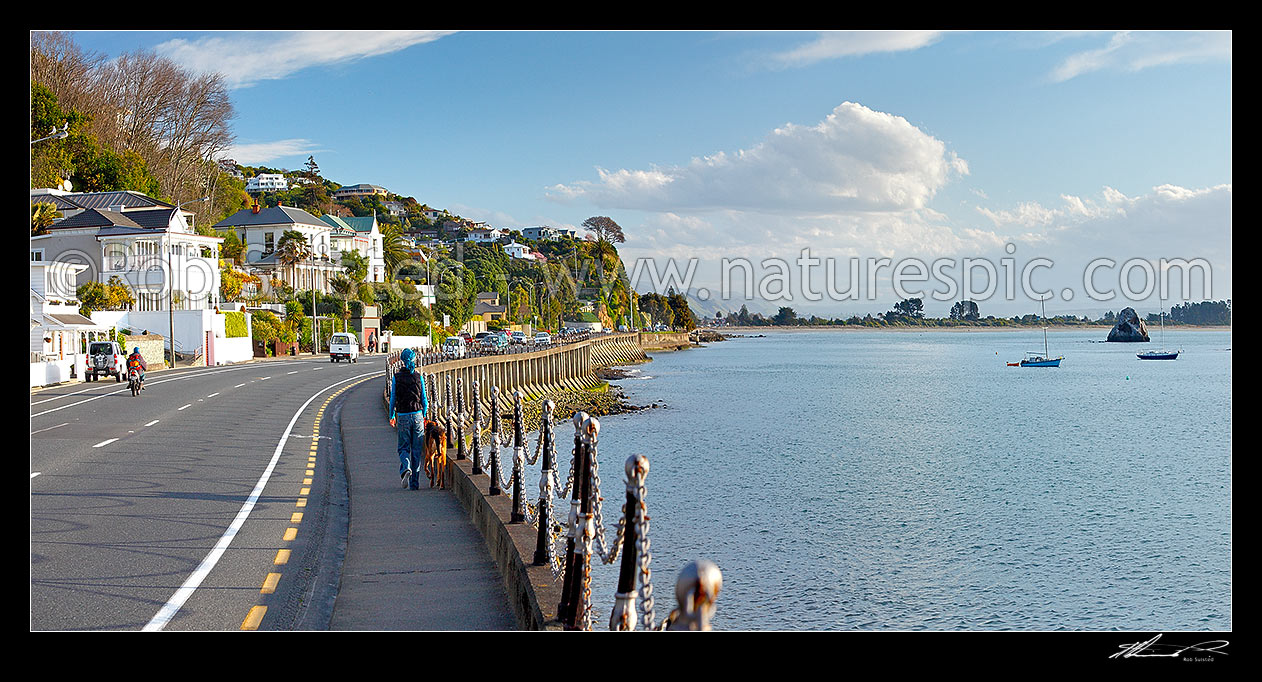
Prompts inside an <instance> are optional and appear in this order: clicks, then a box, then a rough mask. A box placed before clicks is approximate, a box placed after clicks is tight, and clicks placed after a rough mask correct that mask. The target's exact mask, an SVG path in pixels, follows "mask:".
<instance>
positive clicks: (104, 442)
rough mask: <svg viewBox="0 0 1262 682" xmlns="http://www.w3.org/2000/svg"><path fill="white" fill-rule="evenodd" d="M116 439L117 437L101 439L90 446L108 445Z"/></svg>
mask: <svg viewBox="0 0 1262 682" xmlns="http://www.w3.org/2000/svg"><path fill="white" fill-rule="evenodd" d="M116 440H118V439H117V438H111V439H109V440H103V441H101V442H100V443H97V444H96V445H93V446H92V447H94V448H99V447H101V446H104V445H109V444H110V443H113V442H114V441H116Z"/></svg>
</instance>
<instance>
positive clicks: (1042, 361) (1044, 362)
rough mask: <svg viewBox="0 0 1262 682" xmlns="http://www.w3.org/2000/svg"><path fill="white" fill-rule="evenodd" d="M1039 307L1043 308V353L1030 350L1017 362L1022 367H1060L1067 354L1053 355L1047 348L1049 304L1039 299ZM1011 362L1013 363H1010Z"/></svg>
mask: <svg viewBox="0 0 1262 682" xmlns="http://www.w3.org/2000/svg"><path fill="white" fill-rule="evenodd" d="M1039 307H1040V308H1041V309H1042V310H1043V354H1042V355H1039V354H1038V353H1037V352H1029V353H1026V354H1025V359H1024V360H1022V361H1021V362H1019V363H1017V364H1018V365H1020V366H1021V367H1060V361H1061V360H1064V359H1065V356H1063V355H1061V356H1059V357H1055V358H1054V357H1052V354H1051V353H1050V352H1048V350H1047V306H1046V305H1045V304H1044V303H1043V299H1042V298H1040V299H1039ZM1009 364H1011V363H1009Z"/></svg>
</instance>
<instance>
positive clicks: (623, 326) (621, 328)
mask: <svg viewBox="0 0 1262 682" xmlns="http://www.w3.org/2000/svg"><path fill="white" fill-rule="evenodd" d="M618 331H620V332H625V331H627V325H625V324H620V325H618Z"/></svg>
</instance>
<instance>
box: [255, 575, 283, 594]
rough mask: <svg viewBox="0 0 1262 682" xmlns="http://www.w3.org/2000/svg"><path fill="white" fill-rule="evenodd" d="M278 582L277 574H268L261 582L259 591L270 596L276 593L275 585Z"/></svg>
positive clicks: (278, 576)
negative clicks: (261, 585) (261, 587)
mask: <svg viewBox="0 0 1262 682" xmlns="http://www.w3.org/2000/svg"><path fill="white" fill-rule="evenodd" d="M278 582H280V574H279V573H268V574H267V579H266V580H264V581H263V589H261V590H259V592H262V593H263V594H271V593H273V592H275V591H276V583H278Z"/></svg>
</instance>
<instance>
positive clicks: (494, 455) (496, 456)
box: [487, 386, 504, 495]
mask: <svg viewBox="0 0 1262 682" xmlns="http://www.w3.org/2000/svg"><path fill="white" fill-rule="evenodd" d="M499 403H500V389H499V387H498V386H492V387H491V490H490V492H488V493H487V494H488V495H500V494H503V492H504V491H503V490H500V404H499Z"/></svg>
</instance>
